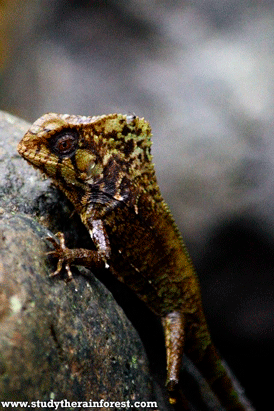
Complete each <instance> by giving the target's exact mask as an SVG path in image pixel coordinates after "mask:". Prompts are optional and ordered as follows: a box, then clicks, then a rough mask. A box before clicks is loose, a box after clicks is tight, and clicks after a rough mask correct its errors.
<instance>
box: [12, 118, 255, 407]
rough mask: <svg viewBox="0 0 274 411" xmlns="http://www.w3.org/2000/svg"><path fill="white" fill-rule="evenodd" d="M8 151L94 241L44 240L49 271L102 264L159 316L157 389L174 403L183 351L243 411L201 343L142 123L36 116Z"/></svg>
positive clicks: (204, 335) (186, 274)
mask: <svg viewBox="0 0 274 411" xmlns="http://www.w3.org/2000/svg"><path fill="white" fill-rule="evenodd" d="M18 151H19V153H20V155H21V156H23V157H24V158H25V159H26V160H27V161H28V162H29V163H31V164H32V165H33V166H34V167H36V168H38V169H39V170H40V171H42V172H43V173H44V174H46V175H47V176H48V177H50V178H52V180H53V182H54V183H55V184H56V185H57V186H58V187H59V188H60V189H61V190H62V191H63V192H64V193H65V194H66V196H67V197H68V198H69V200H71V202H72V203H73V205H74V207H75V209H76V211H77V212H78V213H79V214H80V216H81V219H82V221H83V223H84V224H85V226H86V227H87V229H88V230H89V233H90V236H91V238H92V240H93V242H94V244H95V246H96V251H94V250H87V249H68V248H67V247H66V246H65V243H64V238H63V236H62V234H59V239H60V242H57V241H56V240H54V239H51V242H52V243H53V245H54V247H55V251H53V254H54V255H55V256H56V257H58V265H57V270H56V271H55V273H54V274H58V273H59V272H60V271H61V269H62V267H63V266H65V268H66V270H67V272H68V276H69V278H70V277H71V271H70V265H71V264H78V265H84V266H86V267H89V268H92V267H107V268H109V269H110V270H111V272H112V273H113V274H114V275H115V276H116V277H117V278H118V279H119V280H120V281H122V282H124V283H125V284H127V285H128V286H129V287H130V288H131V289H133V290H134V292H135V293H136V294H137V295H138V296H139V298H140V299H141V300H143V301H144V302H145V303H146V304H147V306H148V307H149V308H150V309H151V310H152V311H153V312H154V313H155V314H156V315H158V316H160V317H161V319H162V324H163V327H164V332H165V343H166V353H167V383H166V384H167V389H168V391H169V396H170V402H171V403H173V402H175V401H176V387H177V385H178V382H179V373H180V368H181V361H182V355H183V352H186V353H187V354H188V356H189V357H190V358H191V359H192V360H193V362H194V363H195V364H196V365H197V367H198V369H200V371H201V372H202V374H203V376H204V377H205V378H206V380H207V381H208V382H209V384H210V386H211V387H212V389H213V391H214V392H215V393H216V394H217V396H218V397H219V399H220V401H221V403H222V405H223V406H224V407H225V408H226V409H227V410H246V409H247V408H246V407H245V406H244V405H243V404H242V402H241V400H240V399H239V397H238V395H237V394H236V392H235V390H234V387H233V385H232V383H231V381H230V379H229V377H228V375H227V373H226V371H225V368H224V367H223V365H222V363H221V360H220V358H219V356H218V354H217V352H216V350H215V348H214V346H213V344H212V342H211V338H210V334H209V331H208V327H207V324H206V320H205V317H204V314H203V309H202V303H201V296H200V290H199V284H198V280H197V277H196V274H195V271H194V268H193V265H192V262H191V259H190V257H189V254H188V252H187V250H186V248H185V246H184V243H183V240H182V237H181V235H180V233H179V231H178V228H177V226H176V224H175V222H174V219H173V217H172V215H171V213H170V211H169V208H168V206H167V205H166V203H165V202H164V200H163V198H162V195H161V193H160V189H159V186H158V184H157V180H156V176H155V170H154V166H153V163H152V156H151V129H150V125H149V123H148V122H146V121H145V120H144V119H140V118H138V117H136V116H126V115H121V114H111V115H103V116H97V117H83V116H74V115H59V114H53V113H50V114H45V115H44V116H42V117H41V118H39V119H38V120H37V121H36V122H35V123H34V124H33V125H32V126H31V128H30V129H29V131H28V132H27V133H26V134H25V136H24V137H23V139H22V141H21V142H20V143H19V146H18Z"/></svg>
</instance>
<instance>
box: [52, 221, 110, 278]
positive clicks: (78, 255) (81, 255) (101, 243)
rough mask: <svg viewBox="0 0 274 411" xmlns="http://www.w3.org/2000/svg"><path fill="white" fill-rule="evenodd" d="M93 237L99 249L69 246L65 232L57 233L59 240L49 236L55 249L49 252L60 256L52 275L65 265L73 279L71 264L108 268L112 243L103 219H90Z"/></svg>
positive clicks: (56, 273) (69, 276)
mask: <svg viewBox="0 0 274 411" xmlns="http://www.w3.org/2000/svg"><path fill="white" fill-rule="evenodd" d="M89 227H91V228H90V230H89V232H90V235H91V238H92V239H93V242H94V244H95V246H96V248H97V251H93V250H88V249H85V248H74V249H70V248H67V247H66V245H65V238H64V234H63V233H57V234H56V236H57V238H58V239H59V242H57V241H56V240H55V238H53V237H47V240H49V241H50V242H51V243H52V245H53V246H54V248H55V250H54V251H50V252H49V253H48V254H49V255H52V256H53V257H56V258H58V263H57V269H56V270H55V272H54V273H52V274H51V276H55V275H58V274H59V273H60V271H61V270H62V268H63V266H64V267H65V269H66V271H67V274H68V279H67V280H68V281H70V280H72V272H71V269H70V266H71V265H82V266H84V267H86V268H97V269H101V268H108V264H107V260H108V258H109V256H110V244H109V239H108V236H107V233H106V231H105V228H104V226H103V223H102V221H101V220H94V221H89Z"/></svg>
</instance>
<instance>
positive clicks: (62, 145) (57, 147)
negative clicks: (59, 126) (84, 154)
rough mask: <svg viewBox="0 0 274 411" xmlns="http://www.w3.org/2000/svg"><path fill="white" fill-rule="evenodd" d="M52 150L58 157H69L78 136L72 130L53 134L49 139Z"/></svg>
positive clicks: (75, 147) (75, 145)
mask: <svg viewBox="0 0 274 411" xmlns="http://www.w3.org/2000/svg"><path fill="white" fill-rule="evenodd" d="M51 146H52V151H53V152H54V153H55V154H57V155H58V156H59V157H71V156H72V155H73V154H74V153H75V150H76V149H77V147H78V136H77V133H75V132H73V131H66V132H65V133H62V134H58V135H57V136H54V138H53V139H52V141H51Z"/></svg>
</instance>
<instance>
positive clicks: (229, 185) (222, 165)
mask: <svg viewBox="0 0 274 411" xmlns="http://www.w3.org/2000/svg"><path fill="white" fill-rule="evenodd" d="M0 23H1V24H0V27H1V30H2V32H1V38H0V63H1V72H0V80H1V83H0V85H1V88H0V108H1V109H2V110H6V111H8V112H11V113H13V114H16V115H19V116H21V117H23V118H24V119H26V120H28V121H34V120H35V119H36V118H37V117H39V116H40V115H42V114H43V113H45V112H48V111H53V112H60V113H65V112H66V113H73V114H84V115H97V114H103V113H111V112H123V113H129V112H134V113H135V114H137V115H139V116H144V117H145V118H146V119H148V120H149V121H150V122H151V125H152V128H153V134H154V139H153V140H154V144H153V154H154V161H155V164H156V170H157V174H158V180H159V184H160V187H161V188H162V192H163V195H164V197H165V198H166V200H167V202H168V203H169V205H170V207H171V209H172V211H173V213H174V216H175V218H176V221H177V222H178V225H179V227H180V229H181V232H182V233H183V236H184V239H185V241H186V243H187V245H188V247H189V250H190V252H191V254H192V255H193V258H194V262H195V265H196V267H197V270H198V273H199V277H200V280H201V283H202V292H203V299H204V305H205V311H206V314H207V318H208V321H209V324H210V328H211V330H212V334H213V337H214V341H215V343H216V345H217V346H218V348H219V350H220V351H221V353H222V355H223V356H224V357H225V358H226V360H227V362H228V363H229V364H230V366H231V368H232V369H233V371H234V372H235V374H236V375H237V377H238V378H239V380H240V381H241V383H242V384H243V386H244V387H245V389H246V391H247V394H248V396H249V397H250V398H251V399H252V400H253V402H254V404H255V405H256V406H257V409H258V410H259V409H266V408H267V405H268V404H269V397H268V395H269V396H270V389H271V388H272V382H271V381H270V380H269V377H268V375H267V370H268V365H269V364H270V362H271V360H272V361H273V354H272V351H273V350H272V347H273V340H274V332H273V330H274V327H273V312H274V302H273V301H274V300H273V274H272V272H273V269H272V267H273V242H274V227H273V220H274V208H273V201H272V198H273V174H274V164H273V156H274V139H273V137H272V134H273V131H274V130H273V120H274V116H273V100H274V74H273V73H274V53H273V45H274V4H273V2H272V1H266V0H265V1H264V0H261V1H259V0H257V1H256V0H253V1H252V0H245V1H234V0H221V1H220V0H218V1H217V0H207V1H197V0H194V1H191V2H189V1H184V2H181V1H180V2H176V1H175V2H168V1H164V0H160V1H155V0H152V1H149V2H144V1H137V0H125V1H119V2H118V1H110V0H108V1H104V2H98V1H85V0H82V1H80V0H78V1H76V0H75V1H65V0H53V1H52V0H51V1H49V0H40V1H37V0H26V1H24V2H22V1H20V0H6V1H2V2H1V4H0Z"/></svg>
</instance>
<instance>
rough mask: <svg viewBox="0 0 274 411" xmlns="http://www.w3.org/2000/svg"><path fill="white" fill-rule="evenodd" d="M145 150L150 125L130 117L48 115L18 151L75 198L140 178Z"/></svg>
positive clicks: (147, 162)
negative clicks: (88, 192) (126, 178)
mask: <svg viewBox="0 0 274 411" xmlns="http://www.w3.org/2000/svg"><path fill="white" fill-rule="evenodd" d="M150 146H151V140H150V126H149V123H147V122H146V121H145V120H144V119H140V118H138V117H135V116H126V115H122V114H110V115H103V116H95V117H85V116H75V115H68V114H54V113H48V114H45V115H44V116H42V117H40V118H39V119H38V120H36V121H35V123H34V124H33V125H32V126H31V127H30V129H29V130H28V132H27V133H26V134H25V136H24V137H23V139H22V140H21V141H20V143H19V145H18V152H19V154H20V155H21V156H22V157H23V158H25V159H26V160H27V161H28V162H29V163H31V164H32V165H33V166H34V167H36V168H38V169H39V170H40V171H41V172H43V173H44V174H46V175H47V176H48V177H51V178H52V179H53V181H54V183H55V184H56V185H58V186H59V187H60V188H61V189H62V190H63V191H65V193H66V194H68V192H69V194H70V195H69V197H72V196H73V192H74V193H75V194H74V197H75V196H76V194H77V195H79V192H87V191H91V190H92V189H93V188H94V187H96V189H97V190H98V191H100V190H101V191H105V192H107V190H109V191H110V190H111V187H112V186H114V185H115V186H116V188H117V184H118V183H119V184H121V181H122V178H123V176H122V174H124V175H127V176H129V179H130V178H131V177H132V178H135V177H136V176H137V175H141V174H142V173H143V171H144V169H146V168H147V167H149V168H150V167H151V155H150ZM114 164H115V166H114ZM118 169H119V171H117V170H118ZM118 180H119V181H118ZM112 190H113V189H112ZM107 194H108V195H113V192H111V193H107Z"/></svg>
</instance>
